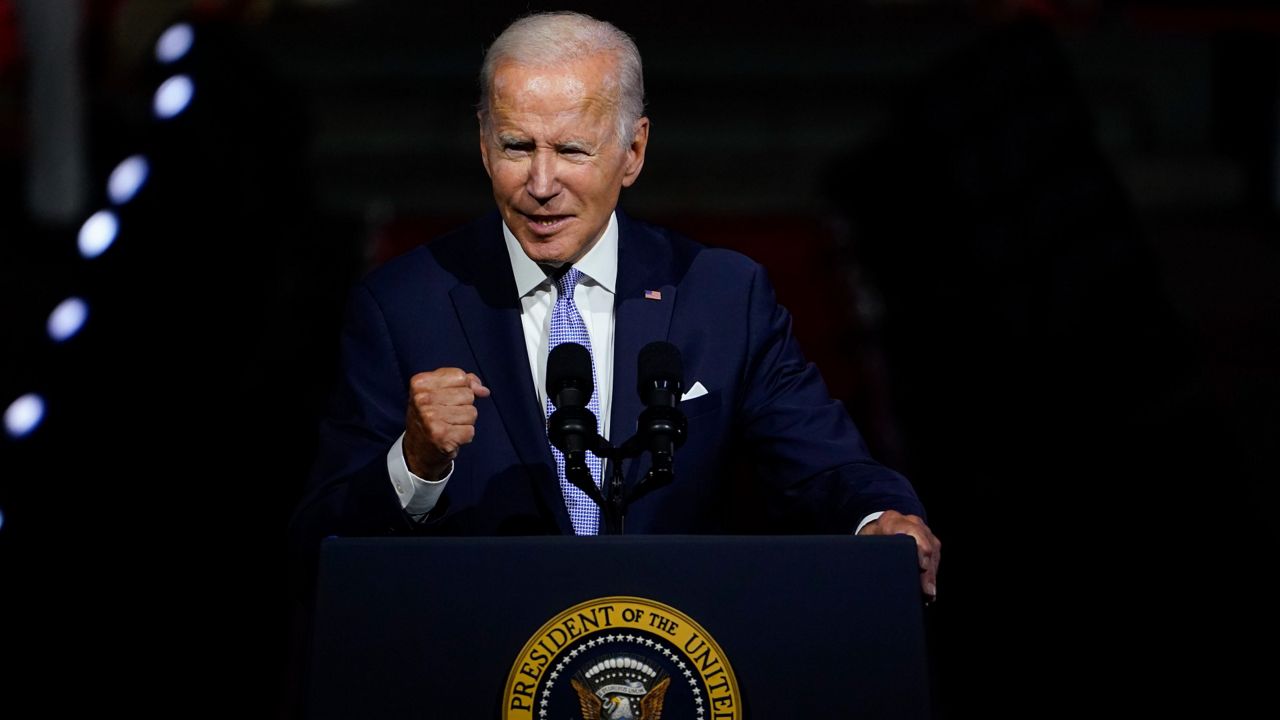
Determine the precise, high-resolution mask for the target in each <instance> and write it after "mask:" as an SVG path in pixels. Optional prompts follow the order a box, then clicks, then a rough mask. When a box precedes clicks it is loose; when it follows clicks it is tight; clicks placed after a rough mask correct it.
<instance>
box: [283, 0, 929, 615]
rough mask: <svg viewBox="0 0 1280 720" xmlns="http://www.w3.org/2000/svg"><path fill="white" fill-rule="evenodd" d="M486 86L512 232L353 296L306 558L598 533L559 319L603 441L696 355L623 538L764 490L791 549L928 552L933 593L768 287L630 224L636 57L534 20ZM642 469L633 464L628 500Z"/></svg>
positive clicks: (638, 96)
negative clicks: (651, 349)
mask: <svg viewBox="0 0 1280 720" xmlns="http://www.w3.org/2000/svg"><path fill="white" fill-rule="evenodd" d="M482 85H483V88H482V98H481V103H480V111H479V114H478V117H479V123H480V155H481V158H482V160H483V162H484V166H485V169H486V170H487V172H488V174H489V177H490V179H491V180H492V184H493V193H494V199H495V201H496V203H497V206H498V212H497V213H494V214H491V215H489V216H488V217H485V218H482V219H480V220H478V221H477V222H475V223H473V224H472V225H470V226H468V227H465V228H463V229H461V230H458V231H455V232H454V233H452V234H450V235H446V236H445V237H442V238H439V239H437V240H435V241H433V242H432V243H430V244H429V245H426V246H423V247H420V248H418V249H416V250H414V251H412V252H410V253H408V254H406V255H405V256H403V257H401V258H398V259H396V260H394V261H391V262H389V263H387V264H386V265H385V266H384V267H382V268H380V269H379V270H377V271H376V272H374V273H372V274H371V275H370V276H369V277H368V278H366V279H365V280H364V281H363V282H362V283H360V284H359V285H358V286H357V287H356V289H355V291H354V293H353V295H352V299H351V302H350V305H349V310H348V317H347V321H346V327H345V331H344V334H343V340H342V359H343V373H344V375H343V382H342V384H341V386H340V387H339V390H338V393H337V396H336V399H335V402H334V406H333V408H332V410H331V412H330V414H329V417H328V418H327V419H326V421H325V422H324V424H323V427H322V434H321V450H320V457H319V460H318V462H317V464H316V471H315V475H314V477H313V479H312V483H311V487H310V489H309V493H308V496H307V498H306V499H304V501H303V503H302V505H301V506H300V508H299V511H298V514H297V516H296V517H295V526H296V529H297V530H298V531H299V532H300V533H301V534H302V535H303V536H304V537H307V538H309V539H313V540H318V538H320V537H323V536H325V535H328V534H340V535H385V534H409V533H423V534H428V533H429V534H469V535H495V534H498V535H502V534H545V533H564V534H574V533H578V534H589V533H594V532H595V523H594V522H591V523H586V524H584V523H583V522H581V516H582V513H583V509H582V505H581V498H576V499H574V498H570V497H569V495H570V492H571V491H570V490H569V489H568V486H567V484H566V483H564V482H563V471H562V470H558V468H557V460H556V458H555V456H554V455H553V453H552V450H551V448H550V446H549V445H548V441H547V432H546V421H547V416H546V410H547V407H548V405H547V398H546V395H545V392H546V391H545V376H546V365H547V355H548V351H549V349H550V344H551V336H552V334H553V333H554V332H559V331H556V330H554V328H553V327H552V325H553V324H554V323H555V322H556V320H555V318H554V317H553V316H554V315H555V313H557V312H560V313H562V314H561V316H560V317H561V318H563V317H565V315H564V313H566V312H568V313H572V315H573V317H574V319H573V323H574V325H575V327H576V328H577V329H578V330H577V331H578V332H579V334H580V335H581V337H582V340H583V344H585V345H587V346H588V347H589V349H590V353H591V357H592V360H593V366H594V370H593V372H594V373H595V375H596V377H595V386H596V388H597V391H596V392H597V397H596V402H597V403H598V410H599V419H600V426H599V431H600V433H601V434H602V435H604V436H605V437H611V438H617V439H618V440H619V441H620V440H621V439H624V438H626V437H628V436H629V435H631V434H632V431H633V430H634V427H635V421H636V418H637V417H638V416H639V413H640V410H641V409H642V406H641V401H640V398H639V397H638V395H637V394H636V393H634V392H632V391H631V388H632V387H633V383H634V382H635V378H636V373H637V367H636V365H637V356H638V353H639V350H640V349H641V348H642V347H643V346H644V345H646V344H647V343H649V342H651V341H655V340H665V341H668V342H670V343H672V344H674V345H675V346H676V347H677V348H679V350H680V352H681V354H682V356H683V362H684V375H685V377H684V381H685V388H686V392H685V393H684V399H683V401H682V403H681V408H682V409H683V411H684V413H685V415H686V416H687V417H688V440H687V442H686V444H685V445H684V446H683V447H682V448H680V449H679V451H678V452H677V453H676V455H675V481H674V482H673V483H671V484H670V485H668V486H666V487H664V488H662V489H659V490H657V491H655V492H653V493H651V494H649V495H647V496H645V497H644V498H643V499H641V500H639V501H638V502H636V503H635V504H633V505H632V506H631V507H630V509H629V511H628V514H627V519H626V531H627V532H628V533H708V532H724V531H729V530H733V529H735V528H741V527H742V522H741V518H734V517H733V510H732V509H733V508H734V507H736V504H735V503H734V502H733V500H734V499H735V498H736V497H738V496H739V495H741V494H744V493H750V494H754V495H757V496H763V497H765V498H766V499H767V500H768V504H767V505H766V506H765V507H767V508H768V511H767V512H768V514H770V515H772V514H774V513H776V514H777V515H778V516H779V517H781V518H783V519H784V520H785V521H786V522H787V524H788V526H790V527H793V528H801V529H804V530H807V531H811V532H858V533H860V534H864V535H866V534H892V533H905V534H909V535H912V536H913V537H914V538H915V539H916V542H917V547H918V551H919V560H920V567H921V587H922V589H923V591H924V593H925V594H926V595H929V596H933V595H934V594H935V593H936V585H935V573H936V569H937V564H938V559H939V550H940V543H939V542H938V540H937V538H936V537H934V535H933V533H932V532H930V530H929V528H928V527H927V526H926V525H925V523H924V521H923V519H922V517H923V515H924V510H923V508H922V507H921V505H920V503H919V501H918V499H917V498H916V495H915V493H914V491H913V490H912V488H911V486H910V484H909V483H908V482H907V481H906V480H905V479H904V478H903V477H902V476H900V475H898V474H897V473H895V472H893V471H891V470H889V469H888V468H885V467H883V466H881V465H879V464H878V463H876V462H875V461H874V460H873V459H872V458H871V457H870V456H869V454H868V452H867V449H866V447H865V444H864V443H863V441H862V439H861V437H860V435H859V434H858V431H857V429H856V428H855V427H854V425H853V423H852V421H851V420H850V419H849V417H848V415H847V413H846V412H845V410H844V408H843V407H842V406H841V405H840V404H839V403H838V402H836V401H833V400H832V399H831V398H830V396H829V395H828V393H827V390H826V387H825V386H824V384H823V382H822V379H821V378H820V377H819V375H818V372H817V370H816V369H815V368H814V367H813V366H812V365H810V364H807V363H806V362H805V361H804V359H803V357H802V356H801V354H800V351H799V349H798V348H797V346H796V343H795V341H794V340H793V338H792V337H791V333H790V318H789V316H788V314H787V312H786V310H784V309H783V308H782V307H781V306H779V305H778V304H777V302H776V300H775V298H774V293H773V290H772V288H771V287H770V285H769V283H768V280H767V279H766V277H765V274H764V271H763V269H762V268H761V267H760V266H759V265H757V264H756V263H754V262H752V261H751V260H749V259H748V258H746V257H743V256H742V255H739V254H736V253H733V252H729V251H726V250H715V249H708V248H705V247H702V246H700V245H698V244H696V243H694V242H692V241H690V240H688V239H685V238H683V237H680V236H678V235H676V234H674V233H671V232H669V231H667V230H664V229H661V228H657V227H654V226H650V225H647V224H644V223H641V222H639V221H636V220H633V219H630V218H628V217H627V216H626V215H625V214H623V213H622V212H620V211H617V210H616V209H615V208H616V205H617V201H618V196H619V194H620V192H621V190H622V188H624V187H629V186H630V185H631V184H632V183H634V182H635V181H636V178H637V177H638V176H639V174H640V170H641V168H643V166H644V159H645V149H646V147H647V145H648V141H649V120H648V118H646V117H644V113H643V109H644V107H643V106H644V90H643V80H642V75H641V65H640V56H639V53H638V51H637V50H636V48H635V45H634V44H633V43H632V41H631V39H630V38H629V37H627V36H626V34H624V33H622V32H621V31H619V30H618V29H617V28H615V27H613V26H612V25H610V24H608V23H604V22H600V21H597V20H594V19H592V18H589V17H587V16H584V15H578V14H573V13H548V14H541V15H533V16H530V17H527V18H524V19H522V20H519V21H517V22H516V23H514V24H512V25H511V26H510V27H509V28H507V30H506V31H505V32H504V33H503V34H502V35H501V36H499V38H498V39H497V40H496V41H495V42H494V44H493V46H492V47H491V48H490V49H489V51H488V54H487V55H486V58H485V62H484V67H483V69H482ZM570 273H572V275H569V274H570ZM566 276H570V277H573V278H575V279H574V280H573V283H572V284H569V285H566V284H565V283H564V282H563V278H565V277H566ZM562 287H564V288H565V289H564V290H563V292H564V293H565V301H564V302H563V303H561V304H560V305H559V306H557V301H558V300H560V296H561V292H562V289H561V288H562ZM570 295H571V297H570ZM578 318H580V322H579V320H578ZM744 460H745V461H746V462H745V463H744V462H743V461H744ZM644 469H645V465H644V462H643V461H628V462H627V463H626V465H625V466H624V470H625V473H626V478H627V483H628V485H632V484H634V483H635V482H636V480H637V478H638V477H641V476H642V474H643V472H644ZM597 481H598V478H597ZM571 508H572V510H571ZM571 514H572V517H571ZM589 519H590V520H594V519H595V518H594V517H592V518H589ZM760 520H761V522H763V521H764V520H765V518H764V517H763V511H762V517H760Z"/></svg>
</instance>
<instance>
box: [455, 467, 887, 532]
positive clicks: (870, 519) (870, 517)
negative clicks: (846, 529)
mask: <svg viewBox="0 0 1280 720" xmlns="http://www.w3.org/2000/svg"><path fill="white" fill-rule="evenodd" d="M450 471H452V468H451V469H450ZM442 482H443V481H442ZM883 514H884V511H883V510H881V511H880V512H873V513H871V514H870V515H868V516H866V517H864V518H862V522H860V523H858V529H857V530H854V531H853V534H854V535H857V534H858V533H860V532H862V528H864V527H866V526H867V523H869V522H875V521H876V520H879V519H880V516H881V515H883Z"/></svg>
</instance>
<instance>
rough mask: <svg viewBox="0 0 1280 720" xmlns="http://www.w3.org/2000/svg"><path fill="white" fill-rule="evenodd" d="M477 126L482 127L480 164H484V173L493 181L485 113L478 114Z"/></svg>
mask: <svg viewBox="0 0 1280 720" xmlns="http://www.w3.org/2000/svg"><path fill="white" fill-rule="evenodd" d="M476 124H477V125H478V126H479V127H480V162H482V163H484V171H485V173H486V174H487V175H488V176H489V179H490V180H492V179H493V171H492V170H490V169H489V133H487V132H485V127H484V125H485V123H484V113H483V112H477V113H476Z"/></svg>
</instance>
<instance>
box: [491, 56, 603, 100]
mask: <svg viewBox="0 0 1280 720" xmlns="http://www.w3.org/2000/svg"><path fill="white" fill-rule="evenodd" d="M615 62H616V61H615V59H614V58H613V57H612V56H610V55H607V54H603V53H600V54H596V55H588V56H585V57H581V58H574V59H570V60H565V61H562V62H557V63H550V64H525V63H520V62H517V61H515V60H508V61H505V62H503V63H501V64H499V65H498V66H497V67H496V68H495V69H494V74H493V82H492V86H491V87H492V93H493V95H494V96H495V98H494V99H495V100H501V99H509V100H514V101H529V100H538V99H543V98H550V97H557V98H559V99H563V100H566V101H570V102H572V101H574V100H581V99H586V98H590V99H592V100H594V101H597V102H609V103H613V104H616V103H617V100H618V98H617V95H618V91H619V88H618V83H617V80H616V79H615V77H614V75H615V73H614V72H613V70H614V65H615Z"/></svg>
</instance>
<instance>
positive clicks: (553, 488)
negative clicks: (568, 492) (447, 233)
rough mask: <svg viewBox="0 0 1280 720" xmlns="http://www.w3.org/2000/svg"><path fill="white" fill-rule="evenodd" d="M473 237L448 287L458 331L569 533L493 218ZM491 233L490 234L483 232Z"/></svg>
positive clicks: (544, 497) (538, 486)
mask: <svg viewBox="0 0 1280 720" xmlns="http://www.w3.org/2000/svg"><path fill="white" fill-rule="evenodd" d="M480 228H481V229H480V231H479V233H478V234H479V235H480V236H479V237H477V238H476V245H475V252H474V254H473V255H471V258H472V259H473V261H471V262H468V264H469V265H471V266H472V268H473V272H469V273H467V277H466V278H460V279H461V280H463V282H460V283H459V284H458V285H455V286H454V287H453V289H452V290H450V291H449V297H450V299H451V300H452V301H453V307H454V310H455V312H457V314H458V321H459V322H460V324H461V326H462V331H463V333H464V334H465V335H466V337H467V343H468V344H469V345H470V346H471V353H472V355H474V356H475V359H476V364H477V365H478V366H479V375H480V379H481V380H482V381H483V382H484V383H485V385H486V386H487V387H488V388H489V389H490V390H491V391H492V395H491V396H490V398H489V399H490V400H491V401H492V402H493V404H494V406H495V407H497V409H498V415H499V416H500V417H501V418H502V425H503V427H504V428H506V431H507V435H508V436H509V437H510V438H511V443H512V445H514V446H515V449H516V454H517V455H518V456H519V459H520V462H521V464H523V465H524V467H525V469H526V470H527V471H528V472H529V475H530V481H531V482H532V483H533V485H534V489H535V491H536V492H537V495H538V497H539V498H540V499H541V501H542V502H543V504H544V505H545V507H546V508H547V509H548V510H549V511H550V513H551V514H552V515H553V516H554V517H555V519H556V525H557V526H558V527H559V528H560V532H561V533H562V534H568V535H572V534H573V525H572V524H571V523H570V521H569V513H568V511H567V510H566V509H565V504H564V498H563V496H562V495H561V493H560V485H559V482H558V480H557V479H556V475H555V459H554V458H553V457H552V456H551V449H550V447H549V445H548V444H547V434H546V416H545V415H544V414H543V413H542V412H541V410H540V408H539V407H538V395H537V392H536V390H535V388H534V387H533V379H532V377H531V376H530V374H529V371H528V362H527V360H526V357H527V351H526V350H525V343H524V331H523V329H522V328H521V324H520V300H519V298H518V297H517V296H516V288H515V281H514V280H513V279H512V276H511V271H510V267H511V265H510V260H509V258H508V257H507V255H506V249H505V246H504V245H503V243H502V230H501V228H500V226H499V225H497V224H496V223H482V224H481V225H480ZM486 235H491V236H492V237H486Z"/></svg>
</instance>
